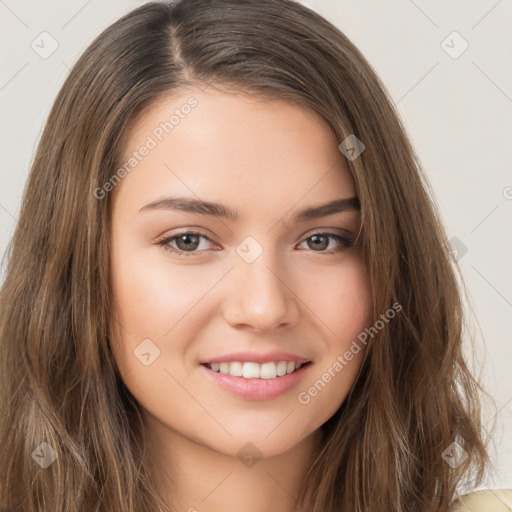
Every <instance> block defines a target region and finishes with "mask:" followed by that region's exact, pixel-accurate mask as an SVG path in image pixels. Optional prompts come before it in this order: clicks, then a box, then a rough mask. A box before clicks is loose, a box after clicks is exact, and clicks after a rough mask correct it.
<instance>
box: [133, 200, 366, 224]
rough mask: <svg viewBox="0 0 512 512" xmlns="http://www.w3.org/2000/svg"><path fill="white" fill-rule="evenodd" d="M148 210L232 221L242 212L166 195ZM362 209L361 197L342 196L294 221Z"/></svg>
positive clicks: (303, 211) (306, 212) (215, 204)
mask: <svg viewBox="0 0 512 512" xmlns="http://www.w3.org/2000/svg"><path fill="white" fill-rule="evenodd" d="M147 210H178V211H183V212H189V213H199V214H201V215H211V216H213V217H221V218H224V219H227V220H230V221H232V222H235V221H237V220H238V219H239V218H240V214H239V213H238V212H237V211H235V210H232V209H231V208H229V207H227V206H225V205H223V204H220V203H214V202H210V201H202V200H199V199H194V198H191V197H165V198H163V199H158V200H156V201H153V202H151V203H149V204H147V205H146V206H143V207H142V208H141V209H140V210H139V213H140V212H143V211H147ZM353 210H360V204H359V199H358V198H357V197H348V198H340V199H334V200H332V201H329V202H328V203H325V204H321V205H318V206H312V207H309V208H306V209H304V210H301V211H299V212H297V213H296V214H295V215H294V217H293V219H292V222H305V221H308V220H313V219H319V218H322V217H327V216H328V215H332V214H334V213H340V212H345V211H353Z"/></svg>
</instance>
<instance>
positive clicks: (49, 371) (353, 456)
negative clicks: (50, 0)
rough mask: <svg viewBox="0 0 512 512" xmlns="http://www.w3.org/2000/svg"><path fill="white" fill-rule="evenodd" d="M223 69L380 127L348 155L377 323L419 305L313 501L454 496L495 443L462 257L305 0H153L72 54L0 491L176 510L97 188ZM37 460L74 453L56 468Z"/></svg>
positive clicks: (371, 370) (20, 331)
mask: <svg viewBox="0 0 512 512" xmlns="http://www.w3.org/2000/svg"><path fill="white" fill-rule="evenodd" d="M207 84H212V86H213V85H215V84H217V85H221V86H223V87H227V88H231V89H233V90H235V91H245V92H254V93H256V94H259V95H261V96H264V97H268V98H276V99H281V100H285V101H289V102H293V103H295V104H297V105H301V106H303V107H306V108H309V109H312V110H313V111H315V112H317V113H318V114H320V115H321V116H322V118H323V119H324V120H325V122H326V123H327V125H328V126H329V127H330V129H331V130H332V131H333V133H334V134H335V135H336V137H337V140H339V141H340V143H341V142H342V141H344V140H345V139H346V137H347V136H349V135H352V134H354V135H356V136H357V138H358V139H360V140H361V141H362V142H363V144H364V145H365V150H364V152H363V153H362V154H361V155H360V156H359V158H356V159H350V158H348V159H347V163H348V166H349V170H350V172H351V174H352V176H353V179H354V183H355V186H356V192H357V195H358V198H359V201H360V205H361V212H362V231H361V236H362V247H363V257H364V262H365V265H366V268H367V271H368V273H369V277H370V280H371V286H372V291H373V300H374V304H373V311H374V319H375V321H376V320H377V319H379V315H381V314H382V313H383V312H385V311H387V310H388V309H389V308H390V307H391V305H392V304H394V303H395V302H397V303H399V304H400V305H401V306H402V311H401V312H400V314H398V315H397V316H396V318H395V319H394V320H393V321H392V322H389V323H386V325H385V326H384V328H383V329H382V330H380V332H379V334H378V336H375V337H374V338H373V339H372V340H371V342H370V343H369V345H368V349H367V354H366V358H365V360H364V363H363V366H362V368H361V371H360V374H359V376H358V379H357V380H356V382H355V384H354V386H353V388H352V391H351V393H350V395H349V396H348V397H347V399H346V400H345V401H344V403H343V404H342V406H341V407H340V409H339V410H338V411H337V412H336V414H335V415H334V416H333V417H332V418H330V419H329V420H328V421H327V423H325V424H324V425H323V426H322V429H323V431H324V445H323V448H322V450H321V452H320V453H319V454H318V456H317V457H316V459H315V461H314V463H313V465H312V466H311V468H310V469H309V472H308V474H307V476H306V478H305V480H304V485H303V488H302V494H301V496H299V497H297V498H298V503H300V504H301V505H302V506H303V507H304V509H305V510H307V511H308V512H335V511H337V510H339V509H340V504H341V503H342V502H346V503H349V504H350V506H351V507H352V508H351V509H352V510H354V511H355V512H363V511H376V510H383V511H384V510H387V511H390V510H393V511H396V512H410V511H411V510H414V511H415V512H428V511H443V512H445V511H447V510H448V509H449V506H450V504H451V503H452V501H453V498H454V495H455V492H456V490H457V486H458V485H459V484H460V482H461V481H462V479H463V478H467V479H468V478H469V476H471V477H472V478H474V482H475V483H478V482H480V481H481V479H482V477H483V474H484V469H485V463H486V462H487V459H488V457H487V453H486V448H485V443H484V440H483V439H482V433H481V419H480V396H481V388H480V385H479V384H478V381H477V380H476V379H475V378H474V377H473V376H472V374H471V372H470V370H469V368H468V366H467V364H466V362H465V359H464V357H463V353H462V329H463V324H464V316H463V303H462V300H461V297H462V293H461V288H460V285H459V283H458V275H457V272H458V267H457V265H456V262H455V260H454V258H453V256H452V255H451V252H450V247H449V244H448V242H447V239H446V235H445V232H444V229H443V227H442V224H441V222H440V217H439V214H438V212H437V210H436V207H435V203H434V201H433V200H432V198H431V192H430V188H429V185H428V182H427V180H426V178H425V177H424V174H423V172H422V170H421V165H420V163H419V161H418V159H417V157H416V155H415V153H414V150H413V148H412V147H411V144H410V142H409V140H408V138H407V136H406V134H405V130H404V128H403V126H402V123H401V121H400V120H399V117H398V115H397V113H396V111H395V110H394V107H393V102H392V101H391V100H390V98H389V95H388V93H387V92H386V89H385V87H384V86H383V84H382V83H381V82H380V80H379V78H378V77H377V75H376V73H375V72H374V71H373V69H372V67H371V66H370V64H369V63H368V62H367V61H366V59H365V58H364V57H363V55H362V54H361V53H360V52H359V51H358V49H357V48H356V47H355V46H354V45H353V44H352V43H351V42H350V41H349V40H348V39H347V37H346V36H345V35H344V34H343V33H342V32H340V30H338V29H337V28H335V27H334V26H333V25H331V24H330V23H329V22H327V21H326V20H325V19H324V18H322V17H321V16H320V15H318V14H316V13H315V12H313V11H311V10H309V9H307V8H306V7H304V6H302V5H300V4H298V3H295V2H293V1H291V0H279V1H278V0H254V1H252V0H236V1H235V0H212V1H208V2H205V1H202V0H181V1H177V2H171V3H170V2H151V3H148V4H145V5H143V6H142V7H140V8H137V9H135V10H134V11H132V12H130V13H129V14H127V15H126V16H124V17H123V18H122V19H120V20H118V21H117V22H116V23H114V24H113V25H111V26H110V27H108V28H107V29H106V30H105V31H104V32H103V33H102V34H101V35H100V36H99V37H97V38H96V40H95V41H94V42H93V43H92V44H91V45H90V46H89V48H87V50H86V51H85V53H84V54H83V55H82V56H81V58H80V59H79V60H78V62H77V63H76V64H75V66H74V67H73V69H72V70H71V72H70V74H69V76H68V78H67V80H66V82H65V84H64V85H63V87H62V89H61V90H60V92H59V94H58V96H57V98H56V100H55V103H54V105H53V108H52V110H51V113H50V115H49V118H48V121H47V124H46V127H45V129H44V132H43V135H42V138H41V141H40V143H39V146H38V148H37V153H36V155H35V159H34V162H33V166H32V169H31V173H30V176H29V179H28V183H27V186H26V190H25V194H24V198H23V203H22V208H21V214H20V217H19V224H18V226H17V229H16V232H15V234H14V236H13V239H12V241H11V245H10V247H9V252H8V259H9V262H8V268H7V273H6V279H5V282H4V284H3V288H2V291H1V296H0V301H1V302H0V307H1V312H0V315H1V316H0V360H1V364H2V371H1V374H0V407H1V410H2V414H1V417H0V446H1V447H2V449H1V451H0V506H1V507H2V509H3V510H5V511H6V512H19V511H24V512H36V511H37V512H46V511H50V510H51V511H52V512H78V511H80V512H83V511H84V510H87V511H94V510H98V511H102V512H103V511H104V512H119V511H125V512H140V511H143V510H148V511H154V510H157V509H158V508H160V509H162V510H168V508H167V507H165V505H164V504H163V503H162V501H161V500H160V499H159V497H158V495H157V493H156V491H155V489H156V487H155V486H154V484H153V483H152V482H153V480H152V478H151V475H150V474H149V471H148V465H147V461H146V459H145V449H144V445H143V442H142V440H141V439H142V436H141V435H140V434H141V422H140V416H139V414H138V406H137V403H136V401H135V399H134V398H133V396H132V395H131V394H130V393H129V391H128V390H127V389H126V387H125V386H124V384H123V381H122V379H121V376H120V375H119V373H118V371H117V369H116V365H115V362H114V359H113V356H112V353H111V349H110V345H109V338H108V333H109V322H110V321H111V313H112V311H111V310H112V302H111V297H112V295H111V289H110V278H109V264H110V263H109V254H110V251H109V236H108V234H109V226H110V220H111V219H110V207H111V197H110V196H111V194H104V196H102V197H101V198H98V194H97V192H96V193H95V191H97V190H98V189H100V188H101V187H102V186H103V185H104V184H105V183H107V182H109V180H110V179H111V178H112V176H113V175H114V173H115V172H116V170H117V169H118V166H119V165H120V161H119V158H120V148H121V147H122V143H123V140H124V137H125V135H126V132H127V129H128V126H129V123H130V122H131V121H133V120H134V119H136V117H137V116H138V115H140V114H141V113H142V112H143V111H144V110H145V109H146V108H147V107H149V106H151V105H152V104H153V102H155V101H156V100H158V99H159V98H161V97H162V96H164V95H168V94H170V93H172V92H173V91H177V90H179V89H180V88H182V87H186V86H194V85H195V86H198V85H199V86H206V85H207ZM455 440H458V442H459V443H460V444H461V446H463V449H464V450H465V453H466V454H467V458H465V459H463V458H462V459H461V463H460V464H457V465H455V464H448V463H447V462H446V461H445V460H444V458H443V456H442V454H443V452H444V450H445V449H447V448H449V447H450V445H451V444H452V443H453V442H454V441H455ZM42 443H47V444H42ZM38 450H39V451H38ZM52 450H53V451H52ZM38 457H40V458H41V457H42V458H43V459H45V460H52V459H54V458H55V457H56V459H55V460H54V461H53V463H52V464H51V465H50V466H49V467H47V468H43V467H42V466H41V465H40V464H36V459H37V458H38ZM452 466H453V467H452Z"/></svg>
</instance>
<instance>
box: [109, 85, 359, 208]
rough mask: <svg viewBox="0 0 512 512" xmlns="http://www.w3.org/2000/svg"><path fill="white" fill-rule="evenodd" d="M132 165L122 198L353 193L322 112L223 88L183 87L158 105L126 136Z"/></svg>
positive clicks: (119, 191)
mask: <svg viewBox="0 0 512 512" xmlns="http://www.w3.org/2000/svg"><path fill="white" fill-rule="evenodd" d="M144 148H149V149H144ZM141 153H144V156H141ZM136 154H137V155H136ZM135 155H136V156H135ZM128 163H131V164H133V166H132V165H127V166H126V167H127V168H128V169H129V172H128V173H126V177H124V178H123V179H122V182H121V183H120V185H118V186H117V187H116V190H115V194H116V196H117V195H121V196H123V195H126V194H129V195H130V196H131V197H132V198H133V197H135V196H139V197H140V198H141V200H142V198H144V199H154V198H156V197H158V196H159V195H162V194H165V193H166V192H172V193H174V192H176V193H181V194H183V193H188V194H189V195H190V194H192V195H196V196H198V197H202V198H203V197H204V198H207V199H219V200H220V199H226V198H227V199H228V200H232V201H236V202H237V204H239V205H241V206H243V204H254V203H259V205H260V206H261V205H262V203H261V201H262V200H263V199H266V200H269V201H271V200H275V201H277V202H278V204H279V203H280V204H282V205H284V204H285V203H286V204H290V206H291V205H292V204H293V203H296V202H298V201H300V200H301V198H302V197H304V196H305V195H314V196H315V197H320V196H322V197H324V196H327V195H329V197H334V196H335V197H340V196H343V197H351V196H353V195H354V188H353V182H352V178H351V176H350V173H349V171H348V169H347V167H346V163H345V160H344V157H343V156H342V154H341V153H340V152H339V150H338V142H337V140H336V138H335V136H334V134H333V133H332V131H331V130H330V128H329V126H328V125H327V123H325V122H324V121H323V120H322V119H321V118H320V116H318V115H317V114H316V113H314V112H313V111H311V110H309V109H305V108H302V107H299V106H297V105H294V104H291V103H288V102H283V101H281V100H269V99H265V98H263V97H261V96H255V95H250V96H249V95H245V94H234V93H232V92H229V93H228V92H222V91H219V90H217V89H207V90H206V91H201V90H199V89H197V88H190V89H183V90H180V91H178V92H174V93H173V94H171V95H169V96H166V97H164V98H161V99H160V100H158V101H157V102H155V103H154V104H152V105H151V106H150V107H149V108H148V109H146V110H145V111H144V112H143V113H142V114H141V115H139V116H138V118H137V119H136V120H134V122H133V123H132V124H131V126H130V127H129V130H128V131H127V133H126V135H125V139H124V141H123V151H122V153H121V165H125V164H128ZM123 190H124V192H123Z"/></svg>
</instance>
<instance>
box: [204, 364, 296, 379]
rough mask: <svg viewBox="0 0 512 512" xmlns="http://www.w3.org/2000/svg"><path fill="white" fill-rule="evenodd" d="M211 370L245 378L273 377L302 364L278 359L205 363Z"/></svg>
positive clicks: (291, 370) (288, 371)
mask: <svg viewBox="0 0 512 512" xmlns="http://www.w3.org/2000/svg"><path fill="white" fill-rule="evenodd" d="M207 366H208V367H209V368H210V369H211V370H213V371H214V372H218V373H223V374H224V375H232V376H233V377H244V378H245V379H275V378H276V377H282V376H284V375H287V374H288V373H293V372H294V371H295V370H298V369H299V368H300V367H301V366H302V364H301V363H296V362H295V361H278V362H269V363H263V364H258V363H252V362H245V363H242V362H241V361H233V362H232V363H210V364H208V365H207Z"/></svg>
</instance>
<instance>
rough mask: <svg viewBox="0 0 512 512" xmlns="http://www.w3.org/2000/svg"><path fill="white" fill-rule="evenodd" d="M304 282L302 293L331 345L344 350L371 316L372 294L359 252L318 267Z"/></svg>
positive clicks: (332, 347)
mask: <svg viewBox="0 0 512 512" xmlns="http://www.w3.org/2000/svg"><path fill="white" fill-rule="evenodd" d="M305 275H309V276H310V277H308V279H307V281H304V284H303V288H302V292H301V296H303V297H307V300H306V301H305V303H306V304H307V306H308V309H309V310H310V311H311V312H312V316H314V317H315V318H316V320H317V321H318V324H319V325H321V326H323V330H324V332H325V336H326V339H327V340H329V344H330V348H331V349H336V350H341V349H343V348H344V347H345V346H346V345H347V343H348V344H350V342H351V340H352V339H353V338H354V337H356V336H357V335H358V334H359V333H360V332H361V331H362V330H364V328H365V327H366V326H367V324H368V322H370V321H371V315H372V306H373V301H372V293H371V287H370V282H369V279H368V277H367V276H366V274H365V271H364V267H363V263H362V261H361V259H360V258H359V257H358V255H357V253H354V254H351V255H350V257H347V258H346V259H344V260H343V261H342V262H340V263H339V264H336V265H332V266H326V267H318V268H317V269H316V271H315V272H314V273H313V272H310V273H305Z"/></svg>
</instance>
